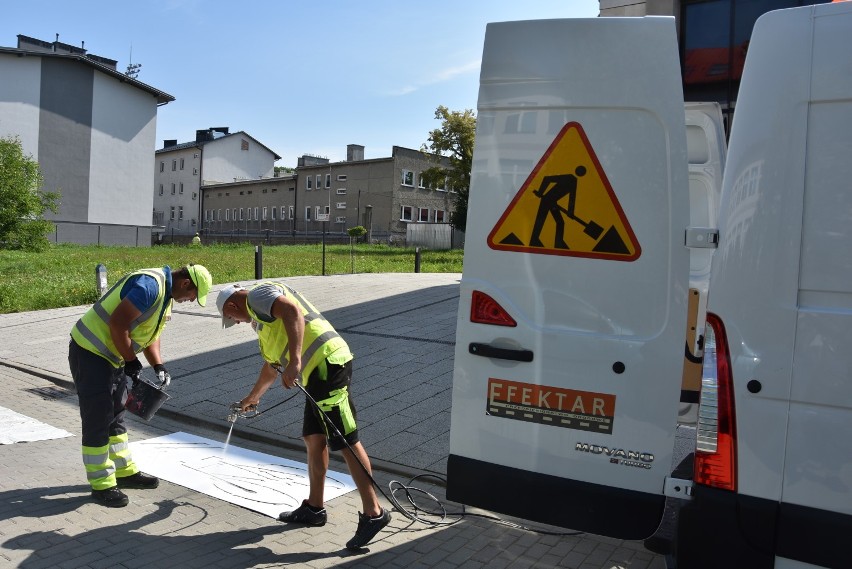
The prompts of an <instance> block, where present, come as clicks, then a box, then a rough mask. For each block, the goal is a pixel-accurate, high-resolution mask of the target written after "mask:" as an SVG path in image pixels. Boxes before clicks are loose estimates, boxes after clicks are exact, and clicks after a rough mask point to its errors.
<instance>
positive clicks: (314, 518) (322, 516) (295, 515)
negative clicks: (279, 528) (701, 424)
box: [278, 500, 328, 527]
mask: <svg viewBox="0 0 852 569" xmlns="http://www.w3.org/2000/svg"><path fill="white" fill-rule="evenodd" d="M326 520H328V515H327V514H326V513H325V508H323V509H322V510H320V511H319V512H315V511H313V510H312V509H311V508H310V507H308V501H307V500H302V505H301V506H299V507H298V508H296V509H295V510H293V511H292V512H281V514H280V515H279V516H278V521H281V522H287V523H291V524H305V525H307V526H314V527H320V526H324V525H325V522H326Z"/></svg>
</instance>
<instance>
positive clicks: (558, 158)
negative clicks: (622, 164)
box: [488, 122, 642, 261]
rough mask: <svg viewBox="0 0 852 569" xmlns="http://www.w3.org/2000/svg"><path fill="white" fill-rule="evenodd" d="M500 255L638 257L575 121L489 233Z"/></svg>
mask: <svg viewBox="0 0 852 569" xmlns="http://www.w3.org/2000/svg"><path fill="white" fill-rule="evenodd" d="M488 246H489V247H491V248H492V249H497V250H500V251H519V252H523V253H540V254H544V255H565V256H573V257H589V258H594V259H608V260H612V261H635V260H636V259H638V258H639V255H640V254H641V253H642V249H641V247H640V246H639V242H638V241H637V239H636V235H634V233H633V229H632V228H631V227H630V223H629V222H628V221H627V217H626V216H625V215H624V211H622V209H621V205H620V204H619V203H618V198H616V196H615V192H613V190H612V187H611V186H610V184H609V180H607V177H606V173H605V172H604V171H603V168H602V167H601V165H600V162H598V158H597V156H595V153H594V150H592V146H591V144H590V143H589V139H588V138H587V137H586V133H585V132H584V131H583V127H582V126H580V123H576V122H570V123H568V124H566V125H565V126H564V127H562V130H561V131H559V134H557V135H556V138H554V139H553V142H551V143H550V147H549V148H548V149H547V151H546V152H545V153H544V155H543V156H542V157H541V159H540V160H539V162H538V164H536V167H535V168H534V169H533V171H532V173H530V175H529V177H527V179H526V181H525V182H524V183H523V185H522V186H521V189H520V190H518V193H517V194H516V195H515V197H514V199H513V200H512V202H511V203H510V204H509V207H507V208H506V211H505V212H503V215H502V216H501V217H500V219H499V220H498V221H497V224H496V225H495V226H494V229H492V230H491V233H490V234H489V235H488Z"/></svg>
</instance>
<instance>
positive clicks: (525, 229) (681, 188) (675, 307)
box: [447, 17, 690, 539]
mask: <svg viewBox="0 0 852 569" xmlns="http://www.w3.org/2000/svg"><path fill="white" fill-rule="evenodd" d="M684 125H685V116H684V104H683V95H682V89H681V79H680V65H679V61H678V49H677V41H676V34H675V25H674V20H673V19H671V18H661V17H649V18H598V19H575V20H547V21H526V22H505V23H496V24H489V25H488V27H487V30H486V36H485V48H484V52H483V58H482V71H481V80H480V92H479V103H478V116H477V132H476V146H475V150H474V157H473V169H472V179H471V187H470V201H469V206H468V207H469V209H468V222H467V233H466V246H465V266H464V273H463V279H462V283H461V298H460V302H459V312H458V328H457V337H456V353H455V364H454V365H455V368H454V376H453V405H452V424H451V431H450V457H449V461H448V466H447V478H448V488H447V497H448V498H449V499H450V500H454V501H457V502H461V503H465V504H469V505H473V506H477V507H481V508H485V509H488V510H491V511H495V512H500V513H504V514H508V515H513V516H517V517H521V518H526V519H529V520H534V521H539V522H545V523H549V524H553V525H558V526H562V527H570V528H574V529H578V530H583V531H589V532H594V533H597V534H604V535H610V536H613V537H617V538H622V539H641V538H645V537H647V536H650V535H651V534H652V533H653V532H654V530H655V529H656V527H657V525H658V523H659V522H660V519H661V516H662V513H663V508H664V504H665V496H664V487H665V483H666V477H667V476H668V475H669V473H670V471H671V468H672V455H673V447H674V438H675V428H676V425H677V413H678V401H679V399H680V392H681V390H680V388H681V375H682V371H683V353H684V329H685V327H686V322H687V320H686V319H687V291H688V289H689V273H690V262H689V253H688V249H687V248H686V247H685V241H684V240H685V228H686V226H687V224H688V223H689V182H688V168H687V152H686V147H687V144H686V135H685V126H684Z"/></svg>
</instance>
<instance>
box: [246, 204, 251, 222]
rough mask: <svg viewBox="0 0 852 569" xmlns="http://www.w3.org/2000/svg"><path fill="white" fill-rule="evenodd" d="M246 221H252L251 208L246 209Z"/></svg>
mask: <svg viewBox="0 0 852 569" xmlns="http://www.w3.org/2000/svg"><path fill="white" fill-rule="evenodd" d="M246 221H251V208H250V207H247V208H246Z"/></svg>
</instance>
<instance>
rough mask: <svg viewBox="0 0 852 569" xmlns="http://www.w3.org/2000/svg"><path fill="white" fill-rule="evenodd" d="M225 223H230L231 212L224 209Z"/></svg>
mask: <svg viewBox="0 0 852 569" xmlns="http://www.w3.org/2000/svg"><path fill="white" fill-rule="evenodd" d="M225 221H231V210H229V209H225Z"/></svg>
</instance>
